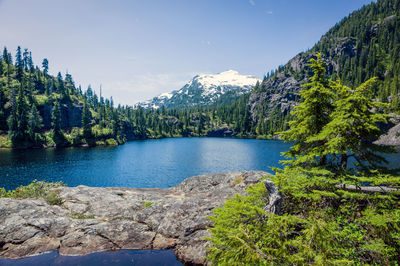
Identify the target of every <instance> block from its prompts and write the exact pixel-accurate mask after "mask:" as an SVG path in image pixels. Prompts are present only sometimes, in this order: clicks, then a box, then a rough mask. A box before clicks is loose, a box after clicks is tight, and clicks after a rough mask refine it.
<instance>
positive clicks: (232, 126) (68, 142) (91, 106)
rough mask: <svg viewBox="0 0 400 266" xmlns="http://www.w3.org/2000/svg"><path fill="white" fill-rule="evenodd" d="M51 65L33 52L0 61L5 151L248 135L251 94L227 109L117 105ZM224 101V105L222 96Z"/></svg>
mask: <svg viewBox="0 0 400 266" xmlns="http://www.w3.org/2000/svg"><path fill="white" fill-rule="evenodd" d="M48 71H49V62H48V60H47V59H44V60H43V62H42V64H41V68H39V67H38V66H35V65H34V63H33V61H32V55H31V52H30V51H29V50H28V49H24V51H23V50H22V49H21V48H20V47H18V49H17V51H16V54H15V58H13V55H12V54H11V53H10V52H9V51H8V50H7V48H4V50H3V53H2V56H1V57H0V147H15V148H29V147H47V146H61V147H65V146H82V145H89V146H95V145H117V144H122V143H124V142H125V141H126V140H132V139H145V138H161V137H178V136H208V135H210V136H232V135H238V136H244V135H245V134H247V130H246V129H247V128H249V126H248V123H249V122H250V115H249V113H248V108H247V106H246V103H247V99H248V96H246V97H243V98H241V99H239V100H234V101H232V100H230V101H225V103H226V104H224V105H218V104H216V105H214V106H210V107H207V108H193V109H187V110H186V109H181V110H174V109H170V110H166V109H165V108H160V109H159V110H152V109H151V110H145V109H143V108H140V107H139V108H133V107H132V106H121V105H118V106H114V103H113V100H112V98H111V99H105V98H104V97H102V96H101V95H100V96H98V95H97V94H96V93H95V91H94V90H93V89H92V88H91V87H90V86H89V87H88V88H87V89H86V90H85V91H83V90H82V88H81V87H80V86H76V85H75V83H74V80H73V78H72V76H71V75H70V74H68V73H67V74H65V77H63V76H62V74H61V73H60V72H59V73H58V75H57V76H56V77H54V76H51V75H49V74H48ZM219 101H224V97H222V98H221V99H220V100H219Z"/></svg>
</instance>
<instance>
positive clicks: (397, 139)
mask: <svg viewBox="0 0 400 266" xmlns="http://www.w3.org/2000/svg"><path fill="white" fill-rule="evenodd" d="M375 144H378V145H391V146H400V124H398V125H396V126H394V127H392V128H391V129H389V131H388V132H387V134H385V135H382V136H381V137H380V138H379V139H378V140H377V141H375Z"/></svg>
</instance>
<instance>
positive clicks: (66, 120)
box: [38, 104, 83, 129]
mask: <svg viewBox="0 0 400 266" xmlns="http://www.w3.org/2000/svg"><path fill="white" fill-rule="evenodd" d="M38 110H39V113H40V115H41V117H42V118H43V128H44V129H50V128H51V127H52V126H51V121H52V120H51V113H52V110H53V107H52V105H50V104H45V105H42V106H39V107H38ZM82 110H83V104H72V105H67V104H62V105H61V127H62V128H63V129H68V128H73V127H82Z"/></svg>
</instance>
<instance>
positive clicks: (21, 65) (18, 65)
mask: <svg viewBox="0 0 400 266" xmlns="http://www.w3.org/2000/svg"><path fill="white" fill-rule="evenodd" d="M15 67H16V68H17V69H16V70H17V75H16V78H17V80H18V81H19V82H21V81H22V77H23V73H24V62H23V60H22V52H21V47H20V46H18V48H17V53H16V55H15Z"/></svg>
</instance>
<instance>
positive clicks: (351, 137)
mask: <svg viewBox="0 0 400 266" xmlns="http://www.w3.org/2000/svg"><path fill="white" fill-rule="evenodd" d="M376 82H377V78H372V79H369V80H368V81H366V82H365V83H363V84H361V85H360V86H359V87H357V88H356V89H354V90H352V89H351V88H349V87H346V86H344V85H343V84H342V83H341V81H338V82H336V83H333V88H334V90H335V91H337V93H338V98H339V99H338V100H337V101H335V104H334V106H335V111H334V112H332V114H331V119H330V120H331V121H330V122H329V123H328V124H327V125H326V126H325V127H324V128H323V130H322V131H321V132H320V133H319V134H317V135H316V136H313V137H310V138H308V140H307V141H308V142H319V143H321V142H323V143H324V145H321V146H320V147H317V148H316V149H315V151H314V154H313V156H327V155H329V154H335V155H339V156H340V160H333V162H332V164H334V165H335V166H334V169H340V168H342V170H343V171H346V170H347V166H348V160H349V158H352V157H353V158H355V159H356V161H357V163H358V165H359V167H362V169H369V168H373V169H379V168H381V167H382V165H383V163H384V162H386V160H385V159H384V158H383V157H382V156H380V155H378V154H377V152H381V153H382V152H390V151H392V150H393V149H391V148H390V147H386V146H379V145H376V144H374V143H373V142H374V141H375V140H377V139H378V138H379V136H380V135H381V134H382V133H383V132H382V130H381V129H380V128H379V126H378V125H379V123H382V124H386V123H387V122H388V118H389V117H390V115H387V114H384V113H381V110H387V109H388V107H389V104H385V103H380V102H377V101H374V100H373V92H372V90H371V87H372V86H373V85H374V84H376ZM331 157H332V156H331ZM332 159H333V158H332ZM335 162H336V164H335Z"/></svg>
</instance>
